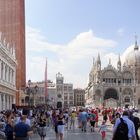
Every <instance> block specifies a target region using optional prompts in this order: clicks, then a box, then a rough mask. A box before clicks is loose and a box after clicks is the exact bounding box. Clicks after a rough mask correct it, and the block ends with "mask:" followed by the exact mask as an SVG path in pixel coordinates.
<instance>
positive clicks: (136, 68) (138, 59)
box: [85, 40, 140, 108]
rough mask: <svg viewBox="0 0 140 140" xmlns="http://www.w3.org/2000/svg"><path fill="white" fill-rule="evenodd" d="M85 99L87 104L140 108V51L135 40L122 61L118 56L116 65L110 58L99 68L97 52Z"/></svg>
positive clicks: (99, 61) (91, 105) (88, 105)
mask: <svg viewBox="0 0 140 140" xmlns="http://www.w3.org/2000/svg"><path fill="white" fill-rule="evenodd" d="M85 100H86V106H87V107H111V108H112V107H114V108H116V107H128V106H129V107H137V108H140V51H139V46H138V45H137V40H136V41H135V45H134V46H133V50H132V51H131V52H129V53H128V54H127V57H126V58H125V60H124V63H123V64H122V61H121V58H120V56H118V62H117V67H116V68H115V67H113V65H112V64H111V60H110V61H109V64H108V65H107V66H106V67H104V68H103V69H102V68H101V59H100V55H99V54H98V57H97V59H96V61H95V62H93V66H92V69H91V71H90V73H89V82H88V86H87V87H86V94H85Z"/></svg>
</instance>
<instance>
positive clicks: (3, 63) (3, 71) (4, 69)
mask: <svg viewBox="0 0 140 140" xmlns="http://www.w3.org/2000/svg"><path fill="white" fill-rule="evenodd" d="M3 80H5V63H3Z"/></svg>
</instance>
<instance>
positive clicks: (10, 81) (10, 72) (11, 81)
mask: <svg viewBox="0 0 140 140" xmlns="http://www.w3.org/2000/svg"><path fill="white" fill-rule="evenodd" d="M10 83H12V69H11V68H10Z"/></svg>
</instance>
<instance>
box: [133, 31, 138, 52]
mask: <svg viewBox="0 0 140 140" xmlns="http://www.w3.org/2000/svg"><path fill="white" fill-rule="evenodd" d="M137 39H138V36H137V35H136V34H135V46H134V50H138V49H139V46H138V44H137Z"/></svg>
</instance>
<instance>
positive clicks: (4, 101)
mask: <svg viewBox="0 0 140 140" xmlns="http://www.w3.org/2000/svg"><path fill="white" fill-rule="evenodd" d="M3 110H5V94H4V93H3Z"/></svg>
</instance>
